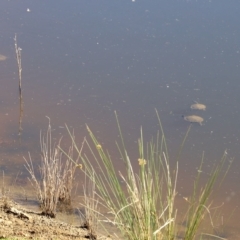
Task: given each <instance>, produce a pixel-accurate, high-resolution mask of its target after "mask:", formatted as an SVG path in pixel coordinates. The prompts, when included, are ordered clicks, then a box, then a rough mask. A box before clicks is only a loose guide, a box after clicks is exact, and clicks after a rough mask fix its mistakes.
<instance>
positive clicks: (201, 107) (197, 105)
mask: <svg viewBox="0 0 240 240" xmlns="http://www.w3.org/2000/svg"><path fill="white" fill-rule="evenodd" d="M190 108H191V109H194V110H204V111H205V110H206V108H207V107H206V105H204V104H202V103H198V102H195V103H194V104H192V105H191V107H190Z"/></svg>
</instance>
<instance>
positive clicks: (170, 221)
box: [69, 114, 226, 240]
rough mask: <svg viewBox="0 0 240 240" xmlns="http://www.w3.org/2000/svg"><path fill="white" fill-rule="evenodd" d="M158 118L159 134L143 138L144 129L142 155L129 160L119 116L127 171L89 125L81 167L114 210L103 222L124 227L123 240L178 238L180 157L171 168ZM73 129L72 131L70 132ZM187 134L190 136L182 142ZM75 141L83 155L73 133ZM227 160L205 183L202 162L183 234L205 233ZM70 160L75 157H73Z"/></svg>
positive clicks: (140, 145) (140, 142)
mask: <svg viewBox="0 0 240 240" xmlns="http://www.w3.org/2000/svg"><path fill="white" fill-rule="evenodd" d="M157 116H158V114H157ZM116 118H117V115H116ZM158 119H159V126H160V132H158V133H157V136H156V138H155V139H154V140H152V141H151V142H145V141H144V135H143V131H142V130H141V131H140V138H139V140H138V149H139V157H138V159H130V157H129V154H128V152H127V149H126V145H125V143H124V138H123V136H122V131H121V128H120V124H119V122H118V118H117V126H118V129H119V134H120V139H121V140H120V143H116V147H117V149H118V152H119V155H120V158H121V160H122V161H123V163H124V166H125V169H124V172H120V171H118V170H117V169H116V168H115V166H114V163H113V160H112V159H111V156H110V154H109V153H108V151H106V150H104V149H103V147H102V146H101V143H100V142H99V141H98V140H97V138H96V137H95V135H94V133H93V132H92V131H91V129H90V128H89V127H88V126H87V130H88V133H89V136H90V140H86V141H85V147H87V149H88V150H87V151H85V152H88V153H85V154H82V155H81V160H82V164H83V170H84V172H85V174H86V175H87V176H88V177H89V178H90V179H91V180H92V181H93V182H94V184H95V185H96V192H97V196H98V201H99V204H101V205H102V206H104V207H105V208H106V209H107V211H108V212H109V213H110V214H111V217H108V218H106V219H105V221H108V222H111V223H112V224H114V225H115V226H116V227H117V228H118V229H119V230H120V232H121V237H122V238H123V239H128V240H165V239H166V240H174V239H179V238H178V237H179V234H178V230H177V229H178V228H177V222H176V217H177V209H176V206H175V198H176V195H177V177H178V162H176V163H175V168H174V169H173V170H171V169H170V158H169V154H168V149H167V143H166V138H165V135H164V132H163V128H162V125H161V121H160V118H159V116H158ZM189 130H190V128H189ZM69 134H70V136H71V133H70V131H69ZM187 134H188V132H187ZM185 139H186V137H185V138H184V140H183V142H184V141H185ZM72 140H73V142H74V143H73V145H74V147H75V149H76V150H77V151H78V152H79V155H80V154H81V152H80V151H79V149H78V146H77V144H76V142H75V138H74V137H73V136H72ZM182 147H183V144H182V145H181V147H180V152H181V150H182ZM69 158H70V157H69ZM225 159H226V156H224V157H223V158H222V160H221V161H220V163H219V165H217V166H216V168H215V169H214V170H213V171H212V173H211V174H210V177H209V179H208V180H207V182H206V184H205V185H204V186H200V184H199V183H200V177H201V171H202V164H201V166H200V169H199V171H198V174H197V176H196V180H195V183H194V189H193V193H192V197H191V198H190V199H187V201H188V204H189V209H188V211H187V213H186V218H185V219H184V222H185V223H186V228H185V230H184V233H181V239H184V240H192V239H195V237H196V236H197V235H198V236H199V234H201V233H199V227H200V224H201V223H202V221H203V220H204V217H205V215H206V214H209V205H210V200H209V197H210V195H211V193H212V190H213V187H214V185H215V183H216V181H217V179H218V176H219V173H220V171H221V170H222V167H223V165H224V163H225ZM71 160H72V161H74V159H71ZM135 162H138V168H137V169H133V165H135ZM202 163H203V161H202ZM171 165H172V164H171Z"/></svg>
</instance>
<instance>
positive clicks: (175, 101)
mask: <svg viewBox="0 0 240 240" xmlns="http://www.w3.org/2000/svg"><path fill="white" fill-rule="evenodd" d="M27 9H29V10H28V11H27ZM239 9H240V4H239V3H238V2H237V1H232V2H229V1H184V0H182V1H150V2H149V1H143V0H136V1H105V0H103V1H78V2H75V1H60V2H54V1H50V2H49V1H46V0H43V1H41V2H38V1H26V0H23V1H21V2H14V1H3V2H1V8H0V29H1V31H0V54H1V55H4V56H6V57H7V58H6V60H4V61H0V71H1V75H0V80H1V88H0V109H1V111H0V114H1V117H0V123H1V125H0V134H1V135H0V138H1V145H0V154H1V162H0V168H1V170H4V171H5V172H6V174H12V175H13V176H14V175H16V174H17V173H18V172H23V173H22V174H23V176H26V175H27V173H26V172H25V170H24V166H23V163H24V160H23V157H22V156H26V155H27V152H28V151H30V152H31V153H32V154H36V156H38V154H39V131H40V130H41V129H43V130H44V129H46V128H47V124H48V120H47V118H46V117H45V116H48V117H50V118H51V123H52V126H53V128H54V129H55V133H54V134H55V137H56V138H58V137H60V136H61V135H62V134H64V135H65V134H66V132H65V131H64V129H63V128H62V126H64V124H65V123H67V124H68V125H69V126H70V127H72V128H74V129H75V134H76V137H77V139H79V142H81V141H82V139H83V137H84V136H85V135H86V134H87V133H86V130H85V124H86V123H87V124H88V125H89V126H90V127H91V128H92V130H93V131H95V132H96V134H97V136H98V137H99V138H100V139H101V142H102V145H103V146H104V147H106V148H107V149H110V151H111V152H112V154H113V155H114V156H115V154H116V164H118V163H117V161H118V160H119V157H117V151H115V150H114V149H115V144H114V141H115V139H117V135H118V133H117V127H116V120H115V116H114V111H117V113H118V116H119V121H120V123H121V125H122V129H123V134H124V136H125V137H126V141H127V143H128V144H127V146H128V150H129V153H130V155H131V156H132V158H133V159H135V158H137V154H136V152H137V142H136V141H137V138H138V137H139V135H140V134H139V130H140V127H141V126H142V127H143V129H144V136H145V138H146V140H149V139H151V136H153V135H155V134H156V131H157V130H158V129H159V127H158V122H157V118H156V113H155V109H157V111H158V112H159V115H160V117H161V120H162V124H163V127H164V130H165V134H166V137H167V141H168V146H169V152H170V157H171V159H172V161H173V162H174V161H175V159H176V155H177V152H178V149H179V146H180V143H181V141H182V139H183V137H184V135H185V133H186V131H187V129H188V127H189V123H188V122H186V121H184V120H183V118H182V115H189V114H197V115H200V116H201V117H203V118H204V119H205V121H204V124H203V126H200V125H198V124H193V126H192V128H191V131H190V134H189V136H188V138H187V141H186V144H185V147H184V150H183V152H182V155H181V159H180V174H179V197H181V196H187V195H189V194H190V193H191V187H192V186H191V184H189V182H191V181H192V179H193V176H194V175H195V174H196V173H197V167H198V166H199V164H200V161H201V157H202V153H203V152H205V165H204V166H205V167H204V174H205V175H204V176H206V177H207V176H208V173H209V172H210V170H211V168H212V166H213V165H214V163H216V161H218V160H220V158H221V156H222V155H223V153H224V152H225V150H226V151H227V155H228V159H229V161H231V160H232V159H234V162H233V165H232V168H231V170H230V172H229V175H228V177H227V178H226V180H225V183H224V185H223V186H222V189H221V191H220V192H218V193H216V202H217V203H219V205H221V203H222V202H224V207H222V211H223V216H224V219H227V216H228V215H229V212H231V211H232V209H233V208H234V209H235V214H234V216H233V217H232V218H231V219H230V220H229V222H226V223H225V221H224V224H225V225H226V226H228V227H229V229H231V230H229V232H230V233H229V235H230V237H231V236H235V235H234V234H236V233H237V232H238V231H239V230H238V228H239V224H238V222H239V220H240V219H239V213H240V210H239V194H240V190H239V186H238V182H239V181H240V175H239V169H240V162H239V157H238V156H239V144H240V143H239V137H240V128H239V123H240V112H239V102H240V95H239V91H240V82H239V75H240V74H239V73H240V68H239V65H240V45H239V43H240V29H239V26H238V22H239V21H238V19H239ZM15 33H16V34H17V39H18V45H19V46H20V47H21V48H22V67H23V83H22V85H23V98H24V117H23V132H22V143H21V144H19V143H18V117H19V99H18V75H17V74H18V73H17V63H16V59H15V49H14V40H13V38H14V35H15ZM194 101H197V102H200V103H203V104H205V105H206V106H207V109H206V111H193V110H191V109H190V106H191V104H193V103H194ZM136 163H137V161H136ZM217 203H216V204H217ZM230 226H231V228H230ZM232 238H233V237H232Z"/></svg>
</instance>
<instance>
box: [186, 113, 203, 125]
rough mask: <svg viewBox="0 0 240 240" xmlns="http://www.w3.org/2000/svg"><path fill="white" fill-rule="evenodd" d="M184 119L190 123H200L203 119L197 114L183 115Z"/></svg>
mask: <svg viewBox="0 0 240 240" xmlns="http://www.w3.org/2000/svg"><path fill="white" fill-rule="evenodd" d="M183 118H184V120H185V121H188V122H191V123H199V124H200V125H202V122H203V121H204V119H203V118H202V117H200V116H197V115H189V116H183Z"/></svg>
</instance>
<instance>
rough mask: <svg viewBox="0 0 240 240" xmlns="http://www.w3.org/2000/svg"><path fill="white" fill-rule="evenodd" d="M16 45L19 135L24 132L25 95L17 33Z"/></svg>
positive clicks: (20, 50)
mask: <svg viewBox="0 0 240 240" xmlns="http://www.w3.org/2000/svg"><path fill="white" fill-rule="evenodd" d="M14 46H15V52H16V59H17V65H18V91H19V128H18V135H21V134H22V130H23V128H22V118H23V96H22V54H21V53H22V49H21V48H20V47H18V45H17V34H15V37H14Z"/></svg>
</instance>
